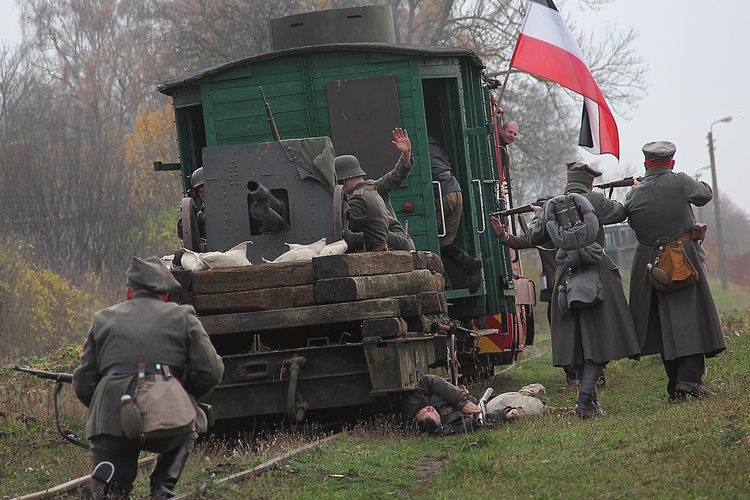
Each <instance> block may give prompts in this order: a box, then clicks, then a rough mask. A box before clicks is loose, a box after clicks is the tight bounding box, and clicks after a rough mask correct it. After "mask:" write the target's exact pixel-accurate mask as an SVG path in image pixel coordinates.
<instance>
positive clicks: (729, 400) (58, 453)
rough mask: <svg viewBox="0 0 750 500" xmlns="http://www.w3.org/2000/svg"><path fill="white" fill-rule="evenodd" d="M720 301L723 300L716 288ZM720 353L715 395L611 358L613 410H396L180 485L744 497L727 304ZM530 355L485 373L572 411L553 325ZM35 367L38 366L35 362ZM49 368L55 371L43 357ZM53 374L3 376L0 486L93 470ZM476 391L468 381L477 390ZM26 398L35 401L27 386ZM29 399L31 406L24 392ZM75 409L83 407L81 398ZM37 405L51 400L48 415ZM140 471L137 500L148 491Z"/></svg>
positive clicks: (44, 483) (238, 492) (650, 366)
mask: <svg viewBox="0 0 750 500" xmlns="http://www.w3.org/2000/svg"><path fill="white" fill-rule="evenodd" d="M718 300H723V299H721V297H719V298H717V301H718ZM722 321H723V324H724V327H725V331H726V334H727V343H728V349H727V351H726V352H725V353H723V354H722V355H721V356H719V357H717V358H714V359H711V360H709V361H708V363H707V364H708V373H707V377H706V383H707V385H708V386H709V388H711V389H712V390H715V391H716V392H717V396H716V397H714V398H712V399H708V400H704V401H687V402H685V403H682V404H669V403H668V402H667V393H666V376H665V375H664V371H663V368H662V365H661V361H660V360H659V358H658V356H650V357H647V358H644V359H643V360H641V361H640V362H635V361H630V360H623V361H618V362H613V363H610V365H609V366H608V367H607V370H606V375H607V389H606V390H605V391H603V392H602V394H601V396H600V402H601V403H602V405H603V407H604V409H605V410H606V412H607V415H606V416H605V417H604V418H600V419H595V420H590V421H582V420H580V419H578V418H577V417H575V416H574V415H573V414H572V413H571V412H569V411H564V410H562V411H559V412H555V413H553V414H551V415H547V416H544V417H538V418H530V419H526V420H523V421H520V422H517V423H515V424H512V425H501V426H498V427H495V428H493V429H488V430H483V431H480V432H477V433H473V434H468V435H458V436H449V437H442V438H434V437H429V436H424V435H419V434H416V433H415V432H413V431H410V430H402V429H399V428H398V426H397V425H396V423H395V421H394V420H393V419H389V418H381V419H377V420H376V421H374V422H370V423H367V424H358V425H356V426H354V427H353V428H352V429H350V430H349V432H348V433H347V435H346V436H345V437H342V438H340V439H337V440H333V441H330V442H328V443H326V444H324V445H322V446H321V447H319V448H315V449H312V450H309V451H307V452H305V453H303V454H301V455H299V456H297V457H295V458H293V459H291V460H289V461H287V462H286V463H285V464H283V465H280V466H278V467H276V468H274V469H273V470H271V471H269V472H267V473H265V474H264V475H262V476H260V477H254V478H251V479H248V480H246V481H245V482H243V483H241V484H227V485H218V484H217V483H216V480H217V479H219V478H222V477H226V476H228V475H230V474H233V473H236V472H239V471H241V470H244V469H246V468H249V467H252V466H254V465H257V464H259V463H262V462H264V461H266V460H268V459H270V458H271V457H273V456H275V455H277V454H279V453H281V452H283V451H287V450H290V449H293V448H296V447H298V446H301V445H302V444H303V443H304V442H306V440H307V439H309V436H310V434H312V433H313V432H315V430H316V429H315V428H308V429H302V430H299V431H288V432H283V433H277V434H274V435H272V436H267V437H265V438H262V439H260V440H258V441H256V442H250V441H249V440H243V439H238V440H234V441H232V442H220V441H215V440H207V441H204V442H203V443H200V444H199V446H198V447H197V448H196V450H195V452H194V453H193V455H191V458H190V460H189V461H188V465H187V468H186V471H185V473H184V475H183V478H182V480H181V481H180V484H179V485H178V488H177V492H178V493H180V492H187V491H190V490H193V489H197V488H203V495H202V497H203V498H219V499H234V498H251V497H252V498H288V497H290V496H293V497H295V498H334V499H336V498H347V499H349V498H390V497H398V498H425V497H435V498H451V497H453V498H455V497H458V496H461V497H463V496H466V495H467V494H468V495H480V496H481V497H482V498H492V497H501V496H511V497H520V496H528V497H537V498H559V497H582V498H591V497H597V498H633V497H639V498H640V497H643V498H676V497H678V496H679V497H680V498H706V497H709V496H711V497H713V496H721V497H728V498H744V497H746V496H747V492H748V491H750V453H749V450H748V446H750V443H748V444H745V443H743V442H742V439H743V438H745V437H746V436H748V435H750V414H748V412H747V411H746V408H747V407H748V406H749V405H750V393H749V392H748V385H749V384H750V373H749V372H748V370H747V367H748V366H750V309H729V310H728V311H727V312H724V313H722ZM525 358H526V359H525V360H523V361H521V362H519V363H516V364H515V365H514V366H512V367H510V368H508V369H504V370H501V371H499V372H498V373H497V375H496V376H495V377H494V378H493V380H492V381H491V385H492V386H493V388H494V389H495V390H496V392H500V391H506V390H517V389H518V388H520V387H521V386H523V385H526V384H528V383H532V382H538V383H541V384H543V385H544V386H545V387H546V388H547V391H548V394H547V396H546V400H547V402H548V404H549V405H550V406H553V407H556V408H569V407H572V406H573V405H574V403H575V395H574V394H571V393H566V392H561V391H559V388H560V387H562V386H563V385H564V383H565V377H564V374H563V372H562V370H561V369H559V368H554V367H552V366H551V353H550V352H549V337H548V334H540V336H539V337H538V338H537V342H536V343H535V345H534V346H533V347H530V348H529V349H528V351H527V353H526V355H525ZM40 368H42V367H41V366H40ZM48 368H49V367H48ZM52 385H53V384H51V383H48V382H46V381H38V380H36V379H27V378H24V379H18V378H16V377H15V374H12V373H7V372H4V373H3V374H2V378H1V379H0V398H1V399H0V403H1V404H0V485H2V487H0V490H1V491H0V494H2V495H18V494H24V493H30V492H32V491H36V490H39V489H42V488H46V487H49V486H52V485H54V484H57V483H60V482H63V481H65V480H67V479H70V478H72V477H76V476H80V475H83V474H86V473H88V472H89V457H88V454H87V453H86V452H85V451H83V450H80V449H78V448H75V447H73V446H71V445H67V444H65V443H63V442H62V441H61V440H60V438H59V437H58V436H57V435H56V434H55V431H54V427H53V421H52V416H51V404H52V401H51V391H52ZM483 389H484V385H482V384H478V385H475V386H473V387H471V390H472V392H473V393H474V394H478V393H480V392H481V390H483ZM29 395H32V396H33V397H31V398H29V397H28V396H29ZM64 395H65V398H64V399H65V400H67V401H68V402H69V403H71V406H70V407H67V406H66V407H65V408H63V417H64V421H65V422H64V425H65V423H67V424H68V425H66V426H67V427H69V428H72V429H73V430H74V431H76V432H78V431H77V429H81V428H82V424H83V421H84V419H85V411H81V408H82V407H80V405H77V403H75V401H74V396H73V395H72V393H71V392H70V391H69V388H66V390H65V391H64ZM24 401H28V402H24ZM76 405H77V406H78V408H76ZM43 408H49V409H48V410H44V411H46V413H44V411H43ZM149 469H150V467H146V468H144V470H142V471H141V472H140V475H139V478H138V480H137V482H136V490H135V493H134V495H133V498H146V497H147V495H148V477H147V476H148V472H149Z"/></svg>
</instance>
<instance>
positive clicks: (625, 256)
mask: <svg viewBox="0 0 750 500" xmlns="http://www.w3.org/2000/svg"><path fill="white" fill-rule="evenodd" d="M637 244H638V240H636V239H635V232H634V231H633V229H632V228H631V227H630V226H629V225H628V224H626V223H621V224H611V225H608V226H604V249H605V251H606V252H607V255H609V256H610V257H611V258H612V260H613V261H615V264H617V265H618V266H620V267H624V268H626V269H630V266H631V265H632V263H633V254H634V253H635V247H636V245H637Z"/></svg>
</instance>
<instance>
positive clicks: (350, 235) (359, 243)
mask: <svg viewBox="0 0 750 500" xmlns="http://www.w3.org/2000/svg"><path fill="white" fill-rule="evenodd" d="M343 237H344V241H345V242H346V246H347V251H350V252H351V251H354V250H362V249H364V248H365V235H364V233H355V232H352V231H351V230H350V229H349V228H348V227H347V228H344V231H343Z"/></svg>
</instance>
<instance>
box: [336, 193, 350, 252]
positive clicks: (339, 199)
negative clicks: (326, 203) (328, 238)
mask: <svg viewBox="0 0 750 500" xmlns="http://www.w3.org/2000/svg"><path fill="white" fill-rule="evenodd" d="M345 198H346V197H345V195H344V186H342V185H340V184H338V185H337V186H336V187H335V188H333V238H334V241H338V240H340V239H341V238H342V237H343V236H342V235H343V234H344V228H345V227H347V226H348V225H349V224H348V220H347V218H348V216H349V211H348V210H347V209H348V206H347V204H346V199H345Z"/></svg>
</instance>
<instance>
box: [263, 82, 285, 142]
mask: <svg viewBox="0 0 750 500" xmlns="http://www.w3.org/2000/svg"><path fill="white" fill-rule="evenodd" d="M258 90H259V91H260V97H261V99H263V107H264V108H266V116H267V117H268V126H269V127H270V128H271V135H273V140H274V141H276V142H278V141H280V140H281V135H279V129H278V128H276V121H275V120H274V119H273V113H271V105H270V104H268V101H267V100H266V94H265V93H264V92H263V87H258Z"/></svg>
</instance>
